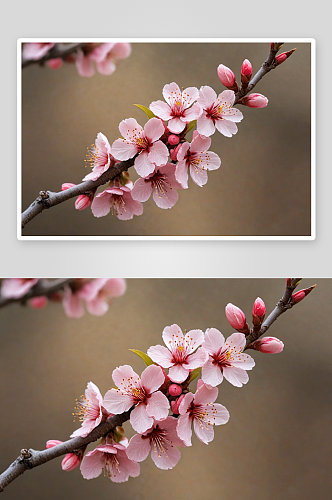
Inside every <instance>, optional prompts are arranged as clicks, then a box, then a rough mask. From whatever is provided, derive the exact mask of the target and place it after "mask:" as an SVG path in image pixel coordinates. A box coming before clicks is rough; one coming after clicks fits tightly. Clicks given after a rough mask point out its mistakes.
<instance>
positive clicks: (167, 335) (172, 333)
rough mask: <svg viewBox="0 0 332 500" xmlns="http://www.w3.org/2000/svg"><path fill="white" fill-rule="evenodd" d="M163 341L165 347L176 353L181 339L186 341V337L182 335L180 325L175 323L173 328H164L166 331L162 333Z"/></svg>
mask: <svg viewBox="0 0 332 500" xmlns="http://www.w3.org/2000/svg"><path fill="white" fill-rule="evenodd" d="M162 337H163V341H164V342H165V345H166V346H167V347H168V349H170V351H172V352H173V351H174V350H175V349H177V346H178V342H179V339H183V340H184V335H183V333H182V330H181V328H180V327H179V325H177V324H176V323H174V324H173V325H171V326H166V327H165V328H164V331H163V333H162Z"/></svg>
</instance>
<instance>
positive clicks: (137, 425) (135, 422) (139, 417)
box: [130, 403, 154, 434]
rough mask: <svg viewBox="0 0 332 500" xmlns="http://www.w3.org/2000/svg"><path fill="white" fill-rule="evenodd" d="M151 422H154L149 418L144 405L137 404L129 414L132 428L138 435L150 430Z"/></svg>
mask: <svg viewBox="0 0 332 500" xmlns="http://www.w3.org/2000/svg"><path fill="white" fill-rule="evenodd" d="M153 422H154V420H153V418H152V417H149V415H148V413H147V411H146V405H145V404H144V403H139V404H138V405H137V406H136V408H134V409H133V410H132V412H131V414H130V423H131V425H132V428H133V429H134V430H135V431H136V432H138V433H139V434H142V433H143V432H146V431H147V430H148V429H150V427H152V426H153Z"/></svg>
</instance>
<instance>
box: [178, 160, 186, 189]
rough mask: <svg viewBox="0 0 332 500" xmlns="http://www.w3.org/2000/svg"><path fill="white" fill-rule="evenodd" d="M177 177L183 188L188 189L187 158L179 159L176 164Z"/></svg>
mask: <svg viewBox="0 0 332 500" xmlns="http://www.w3.org/2000/svg"><path fill="white" fill-rule="evenodd" d="M175 177H176V180H177V181H178V182H179V183H180V184H181V186H182V187H183V189H188V167H187V163H186V161H185V160H181V161H179V162H178V164H177V165H176V170H175Z"/></svg>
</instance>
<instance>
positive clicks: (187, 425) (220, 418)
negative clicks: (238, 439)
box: [177, 380, 229, 446]
mask: <svg viewBox="0 0 332 500" xmlns="http://www.w3.org/2000/svg"><path fill="white" fill-rule="evenodd" d="M217 397H218V389H217V388H216V387H211V386H210V385H206V384H204V383H203V381H202V380H199V381H198V383H197V390H196V393H195V394H192V393H191V392H188V393H187V394H186V395H185V396H184V398H183V400H182V401H181V404H180V408H179V411H180V417H179V419H178V424H177V433H178V436H179V438H180V439H182V440H183V441H184V443H185V444H186V446H191V436H192V430H191V424H192V423H193V424H194V431H195V434H196V436H197V437H198V439H199V440H200V441H202V442H203V443H205V444H208V443H209V442H210V441H212V440H213V438H214V429H213V426H214V425H222V424H226V423H227V422H228V420H229V413H228V410H227V409H226V408H225V407H224V406H222V405H221V404H218V403H214V402H215V400H216V399H217Z"/></svg>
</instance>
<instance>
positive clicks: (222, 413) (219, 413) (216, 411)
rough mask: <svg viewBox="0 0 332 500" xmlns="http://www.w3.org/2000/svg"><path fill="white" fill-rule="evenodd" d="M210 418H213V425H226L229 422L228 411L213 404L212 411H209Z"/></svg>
mask: <svg viewBox="0 0 332 500" xmlns="http://www.w3.org/2000/svg"><path fill="white" fill-rule="evenodd" d="M212 411H213V413H212ZM211 418H213V421H214V424H215V425H224V424H227V422H228V420H229V411H228V410H227V408H225V407H224V406H223V405H220V404H219V403H215V404H214V405H213V410H212V409H211Z"/></svg>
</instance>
